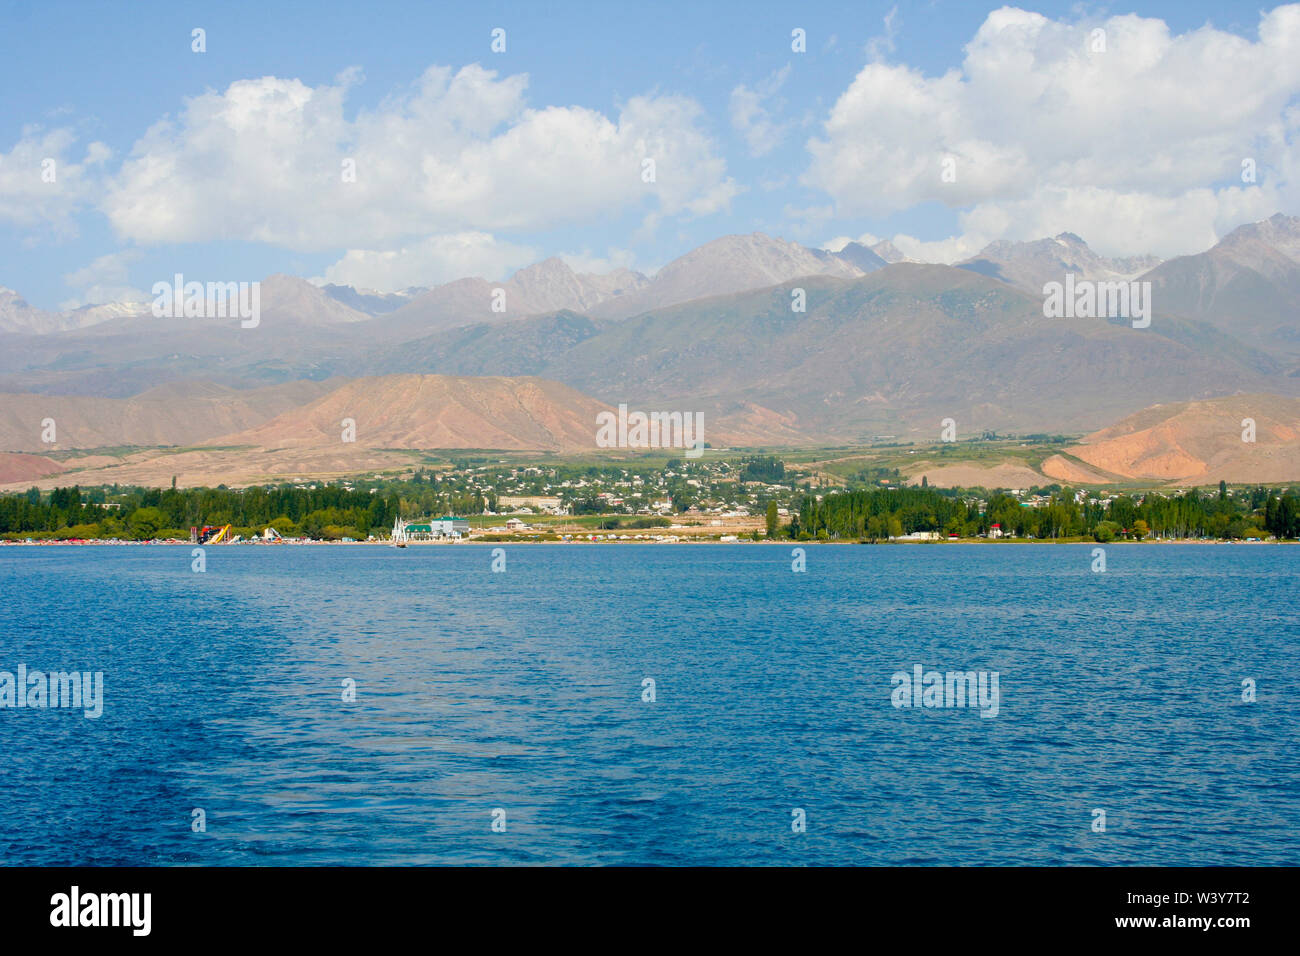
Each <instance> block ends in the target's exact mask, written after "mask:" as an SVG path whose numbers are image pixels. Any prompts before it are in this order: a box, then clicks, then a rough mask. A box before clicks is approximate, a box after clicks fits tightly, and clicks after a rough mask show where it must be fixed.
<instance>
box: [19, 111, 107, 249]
mask: <svg viewBox="0 0 1300 956" xmlns="http://www.w3.org/2000/svg"><path fill="white" fill-rule="evenodd" d="M77 139H78V137H77V134H76V133H75V132H74V131H73V130H71V129H68V128H66V127H63V128H59V129H51V130H42V129H39V128H37V127H27V128H25V129H23V130H22V133H21V135H20V137H19V139H18V142H16V143H15V144H14V146H13V148H12V149H10V150H9V152H8V153H0V221H7V222H11V223H13V224H14V225H17V226H21V227H24V228H31V227H34V226H44V227H46V228H50V229H53V230H54V231H55V232H56V233H57V234H61V235H72V234H75V232H76V228H75V225H74V221H73V217H74V216H75V215H76V213H77V211H78V210H80V209H81V208H82V207H84V206H85V205H86V204H87V203H88V202H89V201H90V200H91V198H92V197H93V196H94V195H95V194H96V192H97V187H98V183H99V178H100V177H99V172H98V169H97V167H99V166H100V165H102V164H103V163H104V162H106V161H107V160H108V158H109V157H110V156H111V155H112V151H111V150H110V149H109V148H108V147H107V146H105V145H104V144H103V143H99V142H93V143H90V144H89V145H88V146H87V147H86V153H85V156H84V157H83V158H82V159H81V161H80V162H78V161H77V159H76V158H75V154H74V152H73V150H74V147H75V145H76V143H77Z"/></svg>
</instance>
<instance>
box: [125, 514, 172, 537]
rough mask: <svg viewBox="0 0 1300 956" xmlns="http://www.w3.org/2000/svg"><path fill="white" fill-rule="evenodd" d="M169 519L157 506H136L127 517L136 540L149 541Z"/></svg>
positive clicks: (130, 531)
mask: <svg viewBox="0 0 1300 956" xmlns="http://www.w3.org/2000/svg"><path fill="white" fill-rule="evenodd" d="M166 521H167V516H166V515H164V514H163V513H162V512H161V511H159V510H158V509H157V508H136V509H135V511H133V512H131V516H130V517H129V518H127V521H126V527H127V531H128V532H129V533H130V535H131V537H132V538H134V539H135V540H136V541H148V540H149V539H150V538H153V537H155V536H156V535H157V534H158V529H159V528H161V527H162V526H163V525H164V524H165V523H166Z"/></svg>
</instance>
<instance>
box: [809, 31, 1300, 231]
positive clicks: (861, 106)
mask: <svg viewBox="0 0 1300 956" xmlns="http://www.w3.org/2000/svg"><path fill="white" fill-rule="evenodd" d="M1098 29H1099V30H1102V31H1104V33H1103V36H1104V44H1105V49H1104V51H1103V50H1100V49H1098V48H1097V47H1096V45H1095V44H1094V42H1093V41H1094V33H1093V31H1094V30H1098ZM1298 93H1300V5H1291V6H1285V7H1279V8H1277V9H1275V10H1273V11H1271V12H1268V13H1265V14H1263V15H1262V16H1261V19H1260V23H1259V29H1258V34H1257V38H1256V39H1254V40H1248V39H1243V38H1241V37H1238V36H1236V35H1234V34H1229V33H1226V32H1222V31H1219V30H1216V29H1214V28H1212V27H1209V26H1206V27H1202V28H1200V29H1197V30H1193V31H1190V32H1188V33H1185V34H1181V35H1177V36H1175V35H1172V34H1171V32H1170V30H1169V28H1168V26H1167V25H1166V24H1165V23H1164V22H1163V21H1161V20H1157V19H1149V18H1142V17H1138V16H1133V15H1127V16H1115V17H1110V18H1109V19H1105V20H1097V21H1090V20H1081V21H1074V22H1062V21H1055V20H1051V19H1048V18H1047V17H1044V16H1042V15H1040V14H1037V13H1031V12H1027V11H1024V10H1019V9H1015V8H1010V7H1004V8H1002V9H1000V10H996V11H994V12H992V13H990V14H989V15H988V17H987V18H986V19H985V21H984V23H983V24H982V25H981V27H980V28H979V30H978V31H977V33H976V35H975V36H974V38H973V39H972V40H971V42H970V43H969V44H968V45H967V46H966V48H965V57H964V60H963V62H962V64H961V66H960V67H959V68H955V69H953V70H950V71H949V72H947V73H945V74H943V75H942V76H933V77H932V76H925V75H924V74H923V73H921V72H920V71H918V70H915V69H912V68H910V67H908V66H905V65H888V64H885V63H880V62H872V63H869V64H867V65H866V66H865V67H863V69H862V70H861V72H859V74H858V75H857V77H856V78H855V79H854V80H853V82H852V83H851V84H850V86H849V88H848V89H847V90H846V91H845V92H844V93H843V94H842V95H841V96H840V98H839V99H838V101H837V102H836V103H835V105H834V107H833V108H832V109H831V111H830V113H829V116H828V117H827V119H826V122H825V124H824V126H823V129H822V131H821V134H820V135H818V136H816V137H814V138H812V139H811V140H810V141H809V143H808V149H809V152H810V154H811V162H810V165H809V168H808V170H807V171H806V173H805V175H804V177H803V181H804V183H805V185H809V186H813V187H816V188H820V189H823V190H825V191H826V192H827V193H829V194H830V195H831V196H832V197H833V199H834V201H835V205H836V212H837V214H839V215H841V216H845V215H850V216H853V215H867V216H883V215H888V214H891V213H894V212H897V211H900V210H904V209H908V208H911V207H913V206H915V205H917V204H920V203H925V202H941V203H945V204H946V205H948V206H950V207H953V208H959V209H964V210H965V212H964V213H963V215H962V217H961V219H962V223H963V226H964V228H966V229H967V230H968V231H969V232H970V233H971V234H972V237H976V236H977V237H978V238H999V237H1007V238H1023V239H1028V238H1036V237H1038V236H1042V235H1048V234H1052V233H1053V232H1059V231H1061V230H1062V229H1070V230H1071V231H1075V232H1078V233H1080V234H1081V235H1083V236H1084V238H1085V239H1087V240H1088V241H1089V242H1090V243H1091V244H1092V245H1094V246H1095V247H1097V248H1098V250H1099V251H1102V252H1106V253H1109V254H1112V255H1118V254H1133V253H1138V252H1156V253H1158V254H1162V255H1174V254H1178V253H1182V252H1192V251H1199V250H1200V249H1203V248H1204V247H1205V246H1206V245H1208V244H1209V243H1212V242H1213V241H1214V238H1215V236H1216V235H1218V234H1221V232H1222V231H1223V228H1224V227H1225V226H1228V227H1230V226H1231V225H1236V224H1238V223H1239V222H1241V221H1242V219H1243V218H1258V217H1260V216H1264V215H1268V214H1269V213H1270V212H1273V211H1276V210H1277V209H1279V208H1294V207H1295V206H1296V204H1297V200H1298V199H1300V186H1298V185H1297V183H1298V182H1300V180H1298V179H1297V178H1296V176H1295V173H1296V172H1297V171H1296V169H1295V166H1296V162H1297V160H1296V146H1297V133H1300V112H1298V111H1297V109H1296V107H1295V106H1294V105H1293V101H1294V98H1295V97H1296V96H1297V94H1298ZM1247 157H1250V158H1254V159H1255V160H1256V162H1257V164H1258V167H1259V171H1260V172H1259V181H1258V182H1257V183H1256V184H1253V185H1249V186H1248V187H1243V185H1242V184H1241V182H1240V178H1239V177H1240V171H1241V161H1242V159H1243V158H1247ZM946 161H950V165H947V166H945V162H946ZM945 169H947V170H949V171H951V172H952V173H953V174H954V175H952V176H948V177H945V176H944V172H945ZM1234 180H1235V183H1234V182H1233V181H1234ZM897 244H899V248H900V249H903V248H904V247H903V245H902V244H901V243H897ZM966 244H969V242H967V243H966ZM904 251H907V250H906V249H904ZM949 251H950V252H951V251H952V250H949Z"/></svg>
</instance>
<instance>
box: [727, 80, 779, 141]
mask: <svg viewBox="0 0 1300 956" xmlns="http://www.w3.org/2000/svg"><path fill="white" fill-rule="evenodd" d="M789 75H790V64H788V63H787V64H786V65H785V66H783V67H782V68H781V69H779V70H776V71H775V72H774V73H772V75H771V76H769V77H768V78H767V79H765V80H763V81H762V82H761V83H759V84H758V85H757V86H756V87H755V88H754V89H750V88H749V87H747V86H745V85H744V84H743V83H742V84H741V85H739V86H737V87H736V88H735V89H733V90H732V91H731V126H732V128H733V129H735V130H736V132H738V133H740V134H741V135H742V136H743V137H744V138H745V142H746V143H747V144H748V145H749V152H750V153H751V154H752V155H754V156H764V155H766V154H767V153H770V152H771V151H772V150H774V149H775V148H776V147H777V146H779V145H780V143H781V140H783V139H785V137H786V134H787V133H788V132H789V130H790V124H789V123H780V122H777V121H776V120H775V119H774V118H773V115H772V114H773V111H774V110H777V109H780V107H781V106H782V105H783V104H782V103H781V102H780V101H777V102H774V103H772V105H771V106H768V105H764V101H765V100H771V99H772V98H773V97H774V96H775V94H776V92H777V91H778V90H779V89H781V87H782V85H783V84H784V83H785V81H786V78H787V77H789Z"/></svg>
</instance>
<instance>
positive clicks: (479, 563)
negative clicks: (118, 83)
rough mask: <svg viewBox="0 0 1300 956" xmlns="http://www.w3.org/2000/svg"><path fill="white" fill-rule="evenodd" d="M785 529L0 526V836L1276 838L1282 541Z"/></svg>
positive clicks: (671, 848) (1286, 596)
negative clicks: (82, 690)
mask: <svg viewBox="0 0 1300 956" xmlns="http://www.w3.org/2000/svg"><path fill="white" fill-rule="evenodd" d="M806 551H807V571H806V572H805V573H793V572H792V571H791V557H790V548H789V547H780V546H774V545H772V546H769V545H680V546H674V545H645V546H640V545H595V546H593V545H581V546H559V545H556V546H506V554H507V559H506V560H507V563H506V571H505V572H504V573H493V572H492V571H491V570H490V566H491V562H492V555H491V549H490V548H487V547H481V546H470V545H462V546H450V547H448V546H441V547H440V546H433V547H412V548H408V549H406V550H405V551H398V550H394V549H390V548H383V547H359V546H358V547H240V546H228V547H222V546H217V547H209V548H208V549H207V571H206V572H205V573H202V574H197V573H194V572H192V571H191V570H190V561H191V558H190V549H189V548H188V547H134V548H126V547H119V548H113V547H99V548H70V547H65V548H56V547H51V548H0V593H2V595H3V596H2V598H0V671H10V672H14V671H15V670H16V668H17V666H18V665H19V664H26V665H27V666H28V667H29V668H31V669H42V670H47V671H50V670H72V669H77V670H89V671H102V672H103V674H104V685H105V692H104V713H103V715H102V716H101V717H100V718H98V719H86V718H85V717H84V716H82V714H81V712H80V711H70V710H53V709H44V710H42V709H30V708H29V709H0V761H2V766H3V774H4V776H3V779H4V799H3V800H2V801H0V863H3V864H10V865H13V864H48V865H65V864H142V865H150V864H223V865H242V864H253V865H268V864H270V865H275V864H439V863H447V864H465V863H469V864H519V863H548V864H670V865H671V864H1002V865H1005V864H1107V865H1113V864H1169V865H1203V864H1247V865H1250V864H1295V863H1297V862H1300V852H1298V851H1297V845H1298V843H1300V841H1298V840H1297V835H1298V831H1300V749H1298V746H1297V745H1298V741H1300V711H1298V709H1297V687H1298V686H1300V625H1298V624H1297V617H1298V615H1297V609H1296V598H1297V593H1298V590H1300V589H1298V587H1297V581H1298V579H1300V577H1298V576H1300V547H1287V546H1281V547H1279V546H1191V545H1188V546H1155V545H1150V546H1145V545H1144V546H1112V547H1109V548H1108V549H1107V571H1106V573H1104V574H1097V573H1093V572H1092V570H1091V564H1092V547H1091V546H1083V545H1080V546H1073V545H1062V546H1024V545H1019V546H1017V545H1011V546H998V545H985V546H964V545H946V544H945V545H936V546H924V545H922V546H878V547H867V546H821V547H818V546H808V547H806ZM918 663H919V664H922V665H924V666H925V668H926V669H927V670H928V669H937V670H941V671H947V670H961V671H965V670H975V671H980V670H985V671H990V672H991V671H997V672H998V674H999V688H1000V702H999V712H998V714H997V716H996V717H994V718H982V717H981V716H980V712H979V711H978V710H977V709H973V708H935V709H927V708H910V709H908V708H898V707H895V706H893V705H892V704H891V690H892V685H891V675H893V674H894V673H895V672H899V671H911V669H912V666H913V665H914V664H918ZM647 677H649V678H653V680H654V681H655V696H656V699H655V700H654V701H653V702H646V701H643V700H642V695H643V684H642V682H643V679H645V678H647ZM1246 678H1253V679H1254V680H1255V681H1256V682H1257V691H1256V692H1257V700H1256V701H1255V702H1254V703H1245V702H1243V700H1242V681H1243V679H1246ZM345 680H352V681H355V682H356V700H355V702H344V701H343V699H342V698H343V682H344V681H345ZM195 808H202V809H203V811H204V813H205V814H206V832H201V833H196V832H193V830H192V828H191V820H192V811H193V810H194V809H195ZM498 808H499V809H501V810H504V811H505V824H506V829H505V832H503V833H502V832H493V829H492V823H493V819H494V817H493V811H494V810H496V809H498ZM794 808H800V809H802V810H803V811H804V814H805V816H806V827H807V829H806V832H802V833H796V832H793V830H792V826H791V822H792V819H793V817H792V810H793V809H794ZM1095 809H1103V810H1105V812H1106V830H1105V832H1104V833H1100V832H1094V830H1093V824H1094V819H1095V817H1094V814H1093V811H1094V810H1095Z"/></svg>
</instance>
